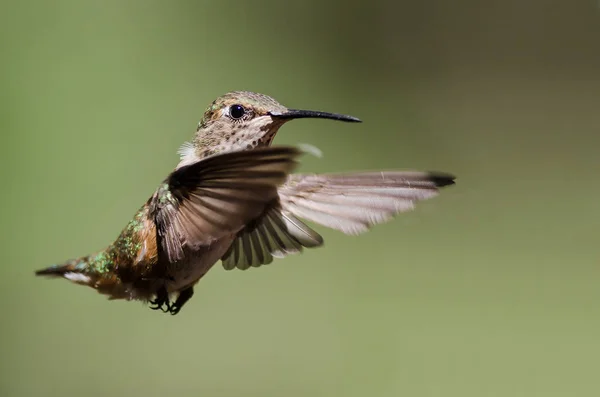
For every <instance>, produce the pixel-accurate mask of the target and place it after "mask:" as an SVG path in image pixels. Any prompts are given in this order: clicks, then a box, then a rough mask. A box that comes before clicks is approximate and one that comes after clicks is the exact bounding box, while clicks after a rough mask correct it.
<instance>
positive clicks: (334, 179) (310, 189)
mask: <svg viewBox="0 0 600 397" xmlns="http://www.w3.org/2000/svg"><path fill="white" fill-rule="evenodd" d="M452 184H454V176H452V175H448V174H441V173H430V172H406V171H384V172H361V173H350V174H320V175H314V174H313V175H303V174H295V175H290V176H289V177H288V180H287V182H286V183H285V184H284V185H282V186H281V187H280V188H279V203H278V207H277V208H276V209H271V210H269V211H268V212H267V213H266V214H265V216H263V217H261V218H260V219H259V220H257V221H256V226H253V227H252V228H250V229H249V228H245V229H243V230H242V231H241V232H240V233H239V234H238V238H237V239H236V241H235V242H234V243H233V244H232V245H231V247H230V248H229V251H228V252H227V253H226V254H225V256H224V257H223V265H224V266H225V268H226V269H233V268H234V267H237V268H239V269H247V268H249V267H250V266H255V267H256V266H260V265H261V264H265V263H270V261H272V259H273V258H272V257H273V256H275V257H277V256H285V255H287V254H292V253H297V252H300V251H301V250H302V248H303V247H307V248H309V247H317V246H320V245H321V244H322V243H323V239H322V238H321V236H319V235H318V234H317V233H316V232H314V231H313V230H312V229H310V228H309V227H308V226H306V225H305V224H304V223H302V222H301V221H300V220H299V219H298V218H303V219H306V220H309V221H312V222H315V223H318V224H320V225H323V226H326V227H329V228H332V229H336V230H340V231H341V232H343V233H346V234H351V235H357V234H361V233H364V232H366V231H367V230H368V229H369V228H370V227H371V226H373V225H375V224H378V223H383V222H385V221H387V220H389V219H391V218H393V217H394V216H395V215H397V214H398V213H401V212H405V211H409V210H412V209H413V208H414V206H415V203H416V202H417V201H420V200H425V199H428V198H431V197H435V196H437V195H438V194H439V188H440V187H442V186H447V185H452ZM274 242H275V243H276V244H274ZM269 253H270V254H271V255H269Z"/></svg>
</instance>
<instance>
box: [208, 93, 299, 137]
mask: <svg viewBox="0 0 600 397" xmlns="http://www.w3.org/2000/svg"><path fill="white" fill-rule="evenodd" d="M235 104H240V105H242V106H245V107H247V109H248V110H251V111H252V112H253V114H254V115H255V116H266V115H267V114H268V113H269V112H274V111H275V112H281V113H284V112H285V111H287V108H286V107H285V106H283V105H282V104H280V103H279V102H277V101H276V100H275V99H274V98H271V97H270V96H268V95H264V94H259V93H256V92H251V91H231V92H228V93H227V94H224V95H222V96H220V97H219V98H217V99H215V100H214V101H213V102H212V103H211V104H210V106H208V107H207V108H206V111H205V112H204V116H203V117H202V120H201V121H200V123H199V124H198V129H200V128H203V127H206V126H207V125H209V124H210V123H211V122H213V121H215V120H218V119H219V118H221V116H223V110H225V109H228V108H229V106H231V105H235Z"/></svg>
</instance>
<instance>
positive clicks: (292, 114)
mask: <svg viewBox="0 0 600 397" xmlns="http://www.w3.org/2000/svg"><path fill="white" fill-rule="evenodd" d="M269 114H270V115H271V117H276V118H279V119H302V118H320V119H331V120H339V121H347V122H351V123H360V122H361V120H360V119H357V118H356V117H353V116H346V115H345V114H336V113H327V112H316V111H313V110H298V109H288V110H287V111H285V112H283V113H277V112H271V113H269Z"/></svg>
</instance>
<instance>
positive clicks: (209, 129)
mask: <svg viewBox="0 0 600 397" xmlns="http://www.w3.org/2000/svg"><path fill="white" fill-rule="evenodd" d="M307 117H313V118H328V119H334V120H340V121H350V122H357V121H360V120H358V119H357V118H355V117H351V116H345V115H341V114H334V113H326V112H316V111H309V110H296V109H288V108H287V107H285V106H283V105H282V104H280V103H279V102H277V101H276V100H275V99H273V98H271V97H270V96H267V95H264V94H258V93H256V92H250V91H232V92H228V93H227V94H225V95H222V96H220V97H219V98H217V99H215V100H214V101H213V103H211V104H210V106H209V107H208V108H207V109H206V111H205V112H204V116H203V117H202V120H201V121H200V123H199V124H198V128H197V130H196V134H195V136H194V139H193V141H192V143H185V144H183V146H181V148H180V150H179V154H180V156H181V160H182V161H181V162H180V163H179V165H178V167H183V166H185V165H189V164H193V163H194V162H196V161H198V160H200V159H202V158H205V157H207V156H211V155H214V154H217V153H221V152H228V151H238V150H252V149H256V148H258V147H265V146H269V145H270V144H271V142H272V140H273V138H274V137H275V135H276V134H277V131H278V130H279V128H280V127H281V126H282V125H283V124H284V123H286V122H287V121H289V120H292V119H296V118H307Z"/></svg>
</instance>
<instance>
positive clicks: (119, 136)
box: [0, 0, 600, 397]
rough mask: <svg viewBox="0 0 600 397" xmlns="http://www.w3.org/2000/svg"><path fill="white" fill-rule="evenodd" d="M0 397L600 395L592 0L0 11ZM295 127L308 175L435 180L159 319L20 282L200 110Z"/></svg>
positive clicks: (92, 244)
mask: <svg viewBox="0 0 600 397" xmlns="http://www.w3.org/2000/svg"><path fill="white" fill-rule="evenodd" d="M0 15H1V16H0V37H1V41H2V44H1V48H0V50H1V53H0V56H1V62H0V72H1V73H0V79H1V82H0V112H1V113H0V129H1V134H2V135H1V139H2V141H1V145H0V151H1V153H0V154H1V157H0V161H1V162H2V164H1V167H0V172H1V173H2V175H1V176H2V189H1V193H2V194H1V195H0V204H1V206H0V208H1V209H0V210H1V211H2V214H1V218H0V219H2V223H1V225H2V227H1V228H0V232H1V233H2V235H1V240H0V241H1V244H2V251H1V252H2V258H1V262H2V265H1V267H0V282H1V288H0V307H1V310H0V331H1V334H0V336H1V338H0V395H1V396H10V397H12V396H92V397H94V396H111V397H112V396H128V397H135V396H144V397H146V396H163V397H164V396H215V397H220V396H227V397H229V396H245V397H254V396H256V397H265V396H278V397H280V396H286V397H295V396H310V397H315V396H351V397H352V396H361V397H368V396H382V397H388V396H411V397H420V396H444V397H449V396H460V397H467V396H473V397H475V396H477V397H481V396H545V397H548V396H598V395H600V378H599V377H598V373H599V370H600V287H599V285H600V244H599V242H600V202H599V200H598V196H599V195H600V178H599V177H598V174H599V171H600V160H599V159H598V149H599V148H600V137H599V133H600V44H599V43H600V8H599V6H598V4H597V3H596V2H594V1H592V0H588V1H549V0H548V1H543V0H532V1H516V0H504V1H495V0H494V1H487V2H478V1H475V0H462V1H454V2H449V1H444V0H432V1H426V2H409V1H383V0H382V1H376V0H373V1H369V2H368V3H364V4H354V3H353V2H351V1H350V2H348V1H329V2H327V1H300V2H295V3H292V2H285V1H280V2H258V1H256V2H250V1H247V2H242V1H238V2H235V1H234V2H201V1H158V0H157V1H154V0H153V1H121V2H119V1H106V2H100V1H97V2H81V1H72V2H67V1H60V2H58V1H57V2H50V1H48V2H41V1H38V2H33V1H23V2H13V3H7V2H2V10H1V12H0ZM240 89H244V90H253V91H258V92H263V93H266V94H269V95H272V96H274V97H275V98H277V99H278V100H280V101H281V102H282V103H284V104H286V105H288V106H290V107H296V108H308V109H316V110H325V111H332V112H342V113H348V114H352V115H355V116H357V117H360V118H362V119H363V121H364V123H362V124H344V123H336V122H332V121H326V120H299V121H295V122H293V123H290V124H289V125H286V126H285V127H284V128H283V129H282V130H281V132H280V134H279V136H278V137H277V139H276V143H278V144H284V143H285V144H297V143H310V144H313V145H315V146H317V147H318V148H320V149H321V150H322V151H323V152H324V157H323V158H321V159H319V158H316V157H312V156H308V157H305V158H304V159H303V165H302V168H301V170H302V171H309V172H326V171H343V170H360V169H381V168H406V169H433V170H442V171H449V172H453V173H455V174H456V175H457V176H458V184H457V186H455V187H453V188H451V189H448V190H445V191H444V194H443V195H441V196H440V197H438V198H436V199H434V200H431V201H428V202H426V203H424V204H423V205H421V206H420V207H419V208H418V210H417V211H415V212H411V213H409V214H405V215H403V216H401V217H399V218H398V219H396V220H395V221H394V222H391V223H388V224H385V225H381V226H378V227H376V228H375V229H374V230H372V231H371V232H370V233H368V234H366V235H363V236H360V237H349V236H344V235H342V234H340V233H337V232H333V231H328V230H324V229H323V228H319V231H320V232H322V234H323V235H324V237H325V239H326V245H325V247H323V248H320V249H318V250H311V251H308V252H305V253H304V254H303V255H301V256H295V257H291V258H287V259H285V260H278V261H276V263H274V264H272V265H270V266H267V267H263V268H259V269H252V270H249V271H246V272H242V271H231V272H226V271H224V270H223V269H222V267H221V266H220V265H217V266H216V267H215V268H214V269H213V270H212V271H211V272H210V273H209V275H207V277H205V278H204V279H203V280H202V282H201V283H200V284H199V285H198V288H197V289H196V295H195V296H194V299H193V300H192V301H190V303H188V305H187V306H186V307H185V309H184V310H183V311H182V312H181V314H180V315H178V316H176V317H172V316H168V315H164V314H160V313H157V312H153V311H151V310H149V309H148V308H146V307H144V306H143V305H142V304H141V303H136V302H110V301H108V300H106V299H105V298H104V297H102V296H100V295H98V294H96V293H95V292H94V291H92V290H91V289H87V288H83V287H80V286H76V285H72V284H70V283H68V282H66V281H63V280H46V279H42V278H35V277H34V275H33V272H34V270H35V269H37V268H41V267H44V266H47V265H49V264H52V263H55V262H60V261H63V260H65V259H68V258H70V257H74V256H79V255H83V254H86V253H89V252H91V251H95V250H97V249H100V248H102V247H104V246H105V245H107V244H108V243H110V242H111V240H112V239H113V238H115V237H116V236H117V235H118V233H119V232H120V230H121V228H122V227H123V226H124V225H125V224H126V222H127V221H128V220H129V218H130V217H131V216H132V215H133V213H134V212H135V210H136V209H137V208H138V207H139V205H140V204H141V203H143V202H144V201H145V200H146V199H147V198H148V197H149V195H150V194H152V192H153V189H154V188H155V187H156V186H157V185H158V183H159V182H160V181H161V180H162V178H164V177H165V176H166V175H167V173H169V172H170V171H171V170H172V169H173V167H174V166H175V165H176V163H177V160H178V159H177V155H176V150H177V149H178V147H179V145H180V144H181V143H183V142H184V141H185V140H188V139H190V138H191V137H192V135H193V132H194V130H195V126H196V123H197V122H198V120H199V119H200V117H201V115H202V112H203V111H204V109H205V108H206V106H207V105H208V104H209V103H210V102H211V101H212V100H213V99H214V98H215V97H217V96H219V95H221V94H222V93H225V92H227V91H230V90H240Z"/></svg>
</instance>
